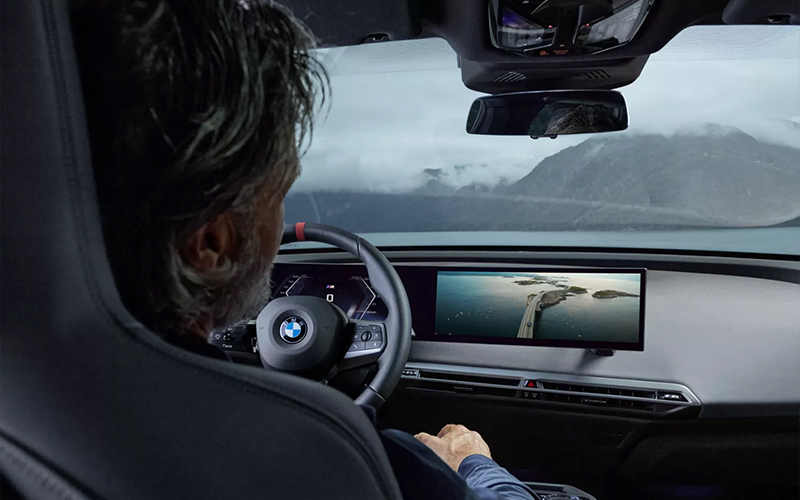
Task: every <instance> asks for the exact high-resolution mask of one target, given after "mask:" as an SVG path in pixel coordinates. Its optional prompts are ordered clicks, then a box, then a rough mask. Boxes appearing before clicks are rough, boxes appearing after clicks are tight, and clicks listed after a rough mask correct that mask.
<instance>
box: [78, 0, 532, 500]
mask: <svg viewBox="0 0 800 500" xmlns="http://www.w3.org/2000/svg"><path fill="white" fill-rule="evenodd" d="M72 18H73V34H74V38H75V42H76V48H77V51H78V59H79V63H80V68H81V76H82V83H83V89H84V95H85V101H86V108H87V109H86V111H87V124H88V127H89V133H90V140H91V144H92V155H93V163H94V165H95V179H96V183H97V188H98V198H99V200H100V210H101V216H102V217H103V228H104V236H105V241H106V246H107V253H108V257H109V260H110V262H111V266H112V269H113V271H114V276H115V280H116V283H117V288H118V289H119V291H120V295H121V297H122V299H123V301H124V303H125V304H126V306H127V307H128V309H129V310H130V312H131V313H132V314H133V315H134V316H136V317H137V318H138V319H139V320H140V321H141V322H142V323H143V324H145V325H146V326H147V327H149V328H150V329H152V330H153V331H155V332H157V333H159V334H161V335H163V336H164V338H165V339H167V340H168V341H169V342H172V343H174V344H177V345H180V346H183V347H185V348H187V349H189V350H192V351H195V352H198V353H201V354H206V355H209V356H215V357H220V354H221V353H219V352H217V351H215V350H214V349H213V348H212V347H210V346H209V345H208V344H207V343H206V338H207V336H208V334H209V332H210V331H211V329H212V328H216V327H221V326H225V325H229V324H231V323H234V322H236V321H239V320H241V319H245V318H251V317H253V316H254V315H255V314H257V313H258V311H259V310H260V308H261V307H262V306H263V305H264V304H265V303H266V301H267V299H268V294H269V290H270V286H269V270H270V266H271V263H272V261H273V259H274V258H275V255H276V253H277V251H278V246H279V244H280V239H281V235H282V229H283V198H284V197H285V195H286V192H287V191H288V189H289V187H290V186H291V185H292V183H293V182H294V180H295V179H296V178H297V176H298V175H299V172H300V167H299V161H298V144H301V143H302V142H303V138H305V137H306V136H307V132H310V130H311V121H312V115H313V111H314V108H315V103H316V102H317V99H318V98H319V99H320V100H324V98H325V93H326V83H327V80H326V76H325V72H324V70H323V68H321V67H320V66H319V65H318V64H317V62H316V61H315V60H314V59H313V58H312V57H311V56H310V55H309V53H308V50H309V49H310V48H311V47H312V46H313V43H312V42H313V38H312V37H311V35H310V34H309V33H308V32H307V31H306V30H305V29H304V28H303V27H302V26H301V25H300V24H299V23H298V22H297V21H296V20H295V19H294V18H293V17H292V16H291V14H290V13H289V12H288V11H286V10H285V9H283V8H282V7H280V6H278V5H274V4H272V3H271V2H266V1H260V0H195V1H186V0H138V1H132V0H131V1H112V0H75V2H74V4H73V9H72ZM298 136H299V139H298ZM382 437H383V441H384V443H385V446H386V451H387V453H388V455H389V457H390V459H391V461H392V464H393V467H394V469H395V473H396V476H397V478H398V482H399V483H400V485H401V488H402V491H403V494H404V496H405V497H406V498H436V499H447V498H453V499H456V498H507V499H521V498H531V494H530V493H529V490H528V489H527V488H526V487H525V486H523V485H522V484H521V483H520V482H519V481H517V480H516V479H514V478H513V477H512V476H511V475H510V474H508V472H506V471H505V470H504V469H502V468H500V467H499V466H498V465H497V464H496V463H494V462H493V461H492V460H491V454H490V451H489V447H488V446H487V445H486V443H485V442H484V441H483V439H481V437H480V435H479V434H477V433H476V432H473V431H469V430H468V429H466V428H465V427H463V426H455V425H449V426H446V427H445V428H443V429H442V430H441V431H440V432H439V434H438V436H431V435H428V434H419V435H418V436H417V439H416V440H415V439H413V438H411V436H408V435H407V434H404V433H401V432H398V431H386V432H384V433H383V435H382ZM437 456H438V457H437ZM456 472H458V473H460V474H461V476H463V478H464V479H462V478H461V477H459V476H458V475H457V474H456ZM465 480H466V481H465ZM476 495H477V496H476Z"/></svg>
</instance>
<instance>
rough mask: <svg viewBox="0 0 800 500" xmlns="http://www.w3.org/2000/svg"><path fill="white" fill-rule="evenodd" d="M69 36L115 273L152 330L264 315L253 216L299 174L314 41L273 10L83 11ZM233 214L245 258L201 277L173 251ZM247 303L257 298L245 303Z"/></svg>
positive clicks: (160, 2)
mask: <svg viewBox="0 0 800 500" xmlns="http://www.w3.org/2000/svg"><path fill="white" fill-rule="evenodd" d="M72 19H73V34H74V37H75V41H76V48H77V50H78V60H79V65H80V69H81V77H82V83H83V88H84V95H85V97H86V112H87V123H88V126H89V132H90V139H91V145H92V155H93V163H94V168H95V180H96V183H97V188H98V198H99V200H100V205H101V206H100V209H101V216H102V217H103V226H104V234H105V240H106V246H107V250H108V255H109V260H110V262H111V265H112V269H113V271H114V275H115V279H116V281H117V288H118V289H119V291H120V294H121V296H122V299H123V301H124V302H125V304H126V306H127V307H128V308H129V309H130V311H131V312H132V313H133V314H134V315H135V316H136V317H137V318H138V319H139V320H140V321H142V322H143V323H144V324H145V325H147V326H148V327H150V328H151V329H153V330H154V331H156V332H159V333H162V334H164V335H170V334H178V333H181V332H183V331H185V329H186V328H187V326H188V325H190V324H191V323H192V322H194V321H195V320H197V319H198V318H200V317H207V318H209V319H211V320H212V321H213V322H214V324H216V325H219V324H224V323H227V322H230V321H235V320H237V319H240V318H241V317H243V316H245V315H249V314H251V313H252V308H253V307H254V305H253V304H252V303H250V302H252V300H256V299H253V297H256V296H257V297H258V300H261V301H266V299H267V297H266V292H268V290H269V281H268V274H269V266H270V263H268V262H266V263H265V262H261V260H262V259H259V255H260V252H259V249H258V241H259V238H258V237H257V236H256V234H255V231H256V227H255V221H254V219H253V217H254V207H255V206H256V204H257V203H259V202H261V201H263V200H264V199H269V198H270V197H275V196H281V195H282V194H283V193H284V192H285V190H286V189H287V187H288V186H289V185H290V184H291V182H292V181H293V180H294V179H295V178H296V177H297V175H298V174H299V165H298V161H297V157H298V149H299V148H300V147H301V145H302V144H304V139H305V138H307V137H308V136H310V133H311V123H312V119H313V114H314V110H315V109H316V105H317V104H321V103H322V102H324V100H325V95H326V91H327V76H326V75H325V72H324V69H323V68H322V67H321V66H320V65H319V63H318V62H317V61H316V60H315V59H314V58H313V57H312V56H311V55H310V53H309V50H310V49H311V48H313V46H314V41H313V38H312V37H311V35H310V34H309V32H308V31H307V30H306V29H305V28H304V27H303V26H302V24H300V23H299V22H298V21H297V20H296V19H295V18H294V17H293V16H292V15H291V13H290V12H289V11H287V10H286V9H285V8H283V7H281V6H279V5H277V4H275V3H273V2H271V1H245V0H193V1H191V2H189V1H185V0H137V1H133V2H115V1H105V0H78V1H76V2H74V3H73V9H72ZM227 210H230V211H231V212H232V213H233V214H234V219H235V223H236V228H237V231H238V232H239V234H240V235H241V237H242V240H241V242H240V243H241V244H240V245H239V254H238V255H237V256H236V258H235V259H232V260H231V261H230V262H229V263H228V265H226V266H225V267H224V268H223V269H221V270H218V271H215V272H213V273H211V274H208V273H206V274H201V273H199V272H197V271H196V270H194V269H193V268H191V266H188V265H186V263H185V262H184V261H183V259H182V257H181V255H180V253H179V252H178V245H179V244H180V242H181V241H183V240H184V239H185V238H186V237H187V236H188V235H190V234H192V232H194V231H196V230H197V229H199V228H200V227H202V225H203V224H205V223H207V222H208V221H210V220H211V219H212V218H213V217H215V216H216V215H219V214H221V213H223V212H225V211H227ZM248 294H249V295H248Z"/></svg>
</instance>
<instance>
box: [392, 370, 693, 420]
mask: <svg viewBox="0 0 800 500" xmlns="http://www.w3.org/2000/svg"><path fill="white" fill-rule="evenodd" d="M507 373H514V372H507ZM503 375H506V373H504V374H503ZM536 375H539V377H538V378H533V377H531V378H523V377H513V376H494V374H493V373H492V371H491V370H480V373H470V372H463V371H460V372H455V371H440V370H436V369H429V368H410V367H406V369H405V370H404V371H403V377H402V378H403V379H404V385H405V387H406V388H409V389H414V390H424V391H437V392H449V393H456V394H462V395H475V396H491V397H497V398H511V399H515V400H518V401H519V400H525V401H526V402H527V401H530V402H531V403H534V404H538V403H547V404H550V405H553V404H557V405H561V404H563V405H564V407H565V409H567V408H573V409H575V408H576V407H583V408H587V409H588V408H592V409H594V410H597V411H602V410H607V411H612V412H620V411H623V412H636V413H638V414H642V413H651V414H654V415H658V414H672V413H675V412H677V411H679V410H682V409H686V408H689V407H697V406H700V403H699V402H698V401H697V399H696V398H695V397H694V395H692V394H691V392H689V391H688V389H686V388H685V387H683V386H680V385H677V384H666V383H659V382H652V386H649V384H650V383H647V382H639V381H629V382H630V383H631V385H630V386H627V385H626V384H625V381H622V380H617V379H608V381H609V383H608V384H606V383H604V381H605V379H599V378H596V377H586V381H585V382H584V381H582V378H581V377H574V376H571V377H565V378H568V380H559V379H558V378H559V375H555V374H536ZM576 379H577V380H578V381H577V382H576V381H575V380H576ZM617 383H619V384H620V385H616V384H617ZM612 384H613V385H612Z"/></svg>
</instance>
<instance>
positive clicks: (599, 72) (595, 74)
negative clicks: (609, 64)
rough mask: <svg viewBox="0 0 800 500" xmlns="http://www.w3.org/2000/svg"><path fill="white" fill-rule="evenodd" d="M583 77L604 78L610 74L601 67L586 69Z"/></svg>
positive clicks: (588, 78) (591, 78)
mask: <svg viewBox="0 0 800 500" xmlns="http://www.w3.org/2000/svg"><path fill="white" fill-rule="evenodd" d="M582 76H583V78H586V79H587V80H605V79H607V78H611V75H609V74H608V73H606V72H605V71H603V70H602V69H598V70H594V71H587V72H586V73H584V74H583V75H582Z"/></svg>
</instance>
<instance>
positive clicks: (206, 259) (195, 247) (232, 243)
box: [179, 211, 239, 272]
mask: <svg viewBox="0 0 800 500" xmlns="http://www.w3.org/2000/svg"><path fill="white" fill-rule="evenodd" d="M238 242H239V234H238V233H237V231H236V225H235V224H234V221H233V216H232V215H231V213H230V211H225V212H223V213H222V214H220V215H218V216H216V217H214V218H213V219H211V220H210V221H208V222H207V223H205V224H203V225H202V226H201V227H200V228H199V229H197V231H195V232H194V233H192V234H190V235H189V237H188V238H186V239H185V240H183V241H182V242H181V244H180V248H179V251H180V254H181V257H182V258H183V260H184V262H186V263H187V264H189V265H190V266H191V267H193V268H194V269H195V270H197V271H199V272H214V271H221V270H223V269H224V268H225V267H227V266H228V265H229V263H230V262H231V261H232V260H233V259H234V257H235V255H236V252H237V251H238V246H239V243H238Z"/></svg>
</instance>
